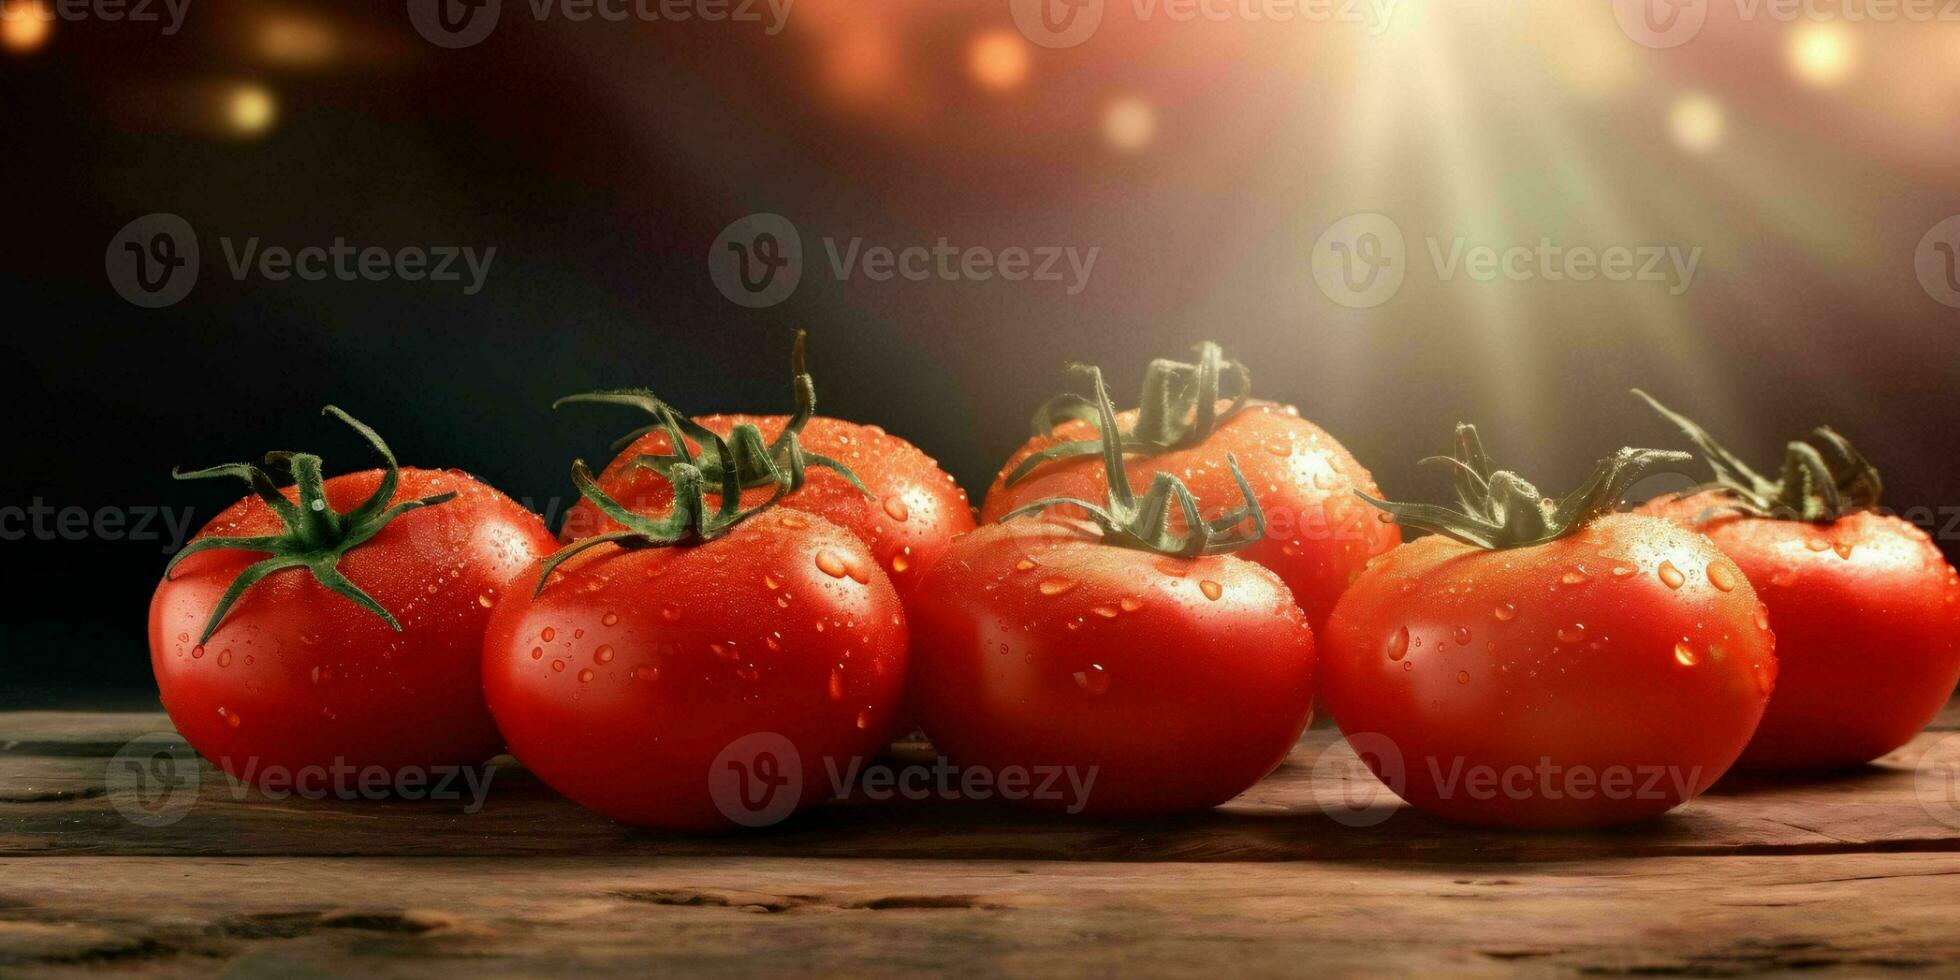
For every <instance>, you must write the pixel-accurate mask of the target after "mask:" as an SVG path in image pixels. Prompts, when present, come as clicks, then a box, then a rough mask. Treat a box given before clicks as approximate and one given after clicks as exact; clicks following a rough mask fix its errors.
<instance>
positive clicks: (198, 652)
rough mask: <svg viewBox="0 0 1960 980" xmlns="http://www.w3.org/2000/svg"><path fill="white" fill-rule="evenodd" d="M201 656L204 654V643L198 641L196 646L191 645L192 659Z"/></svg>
mask: <svg viewBox="0 0 1960 980" xmlns="http://www.w3.org/2000/svg"><path fill="white" fill-rule="evenodd" d="M203 656H204V644H202V643H200V644H198V645H197V646H194V647H191V659H192V660H197V659H200V658H202V657H203Z"/></svg>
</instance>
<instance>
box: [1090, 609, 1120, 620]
mask: <svg viewBox="0 0 1960 980" xmlns="http://www.w3.org/2000/svg"><path fill="white" fill-rule="evenodd" d="M1090 611H1091V612H1093V613H1095V614H1096V615H1098V616H1101V617H1102V618H1104V619H1115V618H1116V615H1117V609H1116V607H1115V606H1097V607H1096V608H1094V609H1092V610H1090Z"/></svg>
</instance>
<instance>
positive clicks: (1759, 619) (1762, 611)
mask: <svg viewBox="0 0 1960 980" xmlns="http://www.w3.org/2000/svg"><path fill="white" fill-rule="evenodd" d="M1756 628H1757V629H1759V630H1766V629H1769V607H1768V606H1766V605H1764V604H1762V603H1760V602H1759V603H1756Z"/></svg>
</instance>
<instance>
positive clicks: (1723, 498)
mask: <svg viewBox="0 0 1960 980" xmlns="http://www.w3.org/2000/svg"><path fill="white" fill-rule="evenodd" d="M1634 394H1636V395H1639V396H1640V397H1641V398H1642V399H1645V400H1646V402H1647V404H1648V405H1649V406H1651V407H1652V408H1653V409H1654V410H1655V411H1657V412H1659V413H1660V414H1661V415H1662V416H1663V417H1665V418H1666V419H1668V420H1669V421H1670V422H1673V423H1674V425H1675V426H1676V427H1678V428H1679V429H1681V431H1682V432H1683V433H1685V434H1686V435H1687V436H1688V438H1689V439H1690V440H1691V441H1692V442H1694V444H1695V446H1696V448H1698V449H1700V450H1701V453H1702V457H1703V459H1704V460H1705V461H1706V462H1707V463H1708V464H1709V466H1710V468H1711V469H1713V470H1714V473H1715V479H1714V480H1713V481H1711V482H1710V483H1709V484H1708V485H1707V486H1706V487H1705V488H1703V490H1702V492H1698V493H1691V494H1688V495H1684V496H1674V497H1663V498H1660V499H1657V500H1653V501H1650V502H1649V503H1648V504H1647V505H1646V506H1645V507H1643V508H1641V509H1642V510H1643V511H1644V512H1646V513H1650V514H1656V515H1659V516H1662V517H1665V518H1667V519H1669V520H1672V521H1674V522H1676V523H1678V524H1681V525H1682V526H1684V527H1688V528H1692V529H1694V530H1697V531H1700V532H1702V533H1704V534H1706V535H1708V536H1709V537H1710V538H1713V539H1714V541H1715V544H1716V545H1717V546H1718V547H1720V548H1721V549H1722V551H1723V552H1724V553H1726V554H1727V555H1728V556H1729V557H1730V558H1732V559H1734V560H1735V563H1736V565H1737V566H1739V567H1740V568H1741V569H1742V572H1743V573H1744V574H1745V575H1747V576H1748V577H1749V581H1750V582H1752V583H1754V585H1755V587H1756V590H1757V591H1758V592H1759V593H1760V594H1761V595H1762V598H1763V602H1764V603H1765V605H1766V607H1767V610H1768V614H1769V622H1770V624H1771V626H1773V627H1774V628H1775V630H1776V638H1777V656H1778V658H1779V659H1780V660H1781V661H1782V663H1783V673H1782V677H1781V678H1780V679H1779V680H1778V682H1777V687H1776V696H1775V697H1773V698H1771V699H1770V703H1769V711H1768V713H1767V714H1765V715H1764V716H1763V724H1762V727H1761V728H1759V729H1758V730H1757V731H1756V737H1755V738H1754V739H1753V740H1752V741H1751V742H1750V743H1749V748H1748V750H1747V751H1745V752H1744V753H1743V756H1742V764H1743V765H1745V766H1751V767H1757V768H1773V769H1797V768H1811V769H1827V768H1838V767H1844V766H1855V765H1858V764H1860V763H1864V762H1869V761H1871V760H1873V759H1876V758H1878V757H1879V756H1881V755H1884V754H1885V753H1887V752H1890V751H1892V750H1893V749H1896V748H1898V747H1899V746H1901V745H1904V744H1905V743H1906V742H1908V741H1910V740H1911V739H1912V737H1913V736H1914V735H1916V734H1918V733H1919V730H1920V729H1922V728H1924V727H1926V724H1927V722H1930V721H1932V720H1933V716H1934V715H1935V714H1938V713H1939V710H1940V708H1941V706H1942V705H1944V704H1946V701H1947V698H1948V697H1950V696H1951V695H1952V694H1953V685H1954V683H1955V681H1956V680H1960V573H1956V572H1955V571H1954V570H1953V566H1951V565H1949V564H1947V562H1946V559H1945V558H1944V557H1942V556H1941V555H1940V552H1939V549H1938V548H1936V547H1934V545H1933V542H1932V540H1931V539H1930V538H1928V537H1927V536H1926V534H1925V532H1923V531H1921V530H1920V529H1918V528H1916V527H1914V526H1912V525H1911V524H1908V523H1907V522H1905V521H1902V520H1900V519H1899V518H1897V517H1890V516H1882V515H1880V514H1878V513H1874V511H1875V510H1876V508H1878V506H1879V497H1880V495H1881V493H1882V492H1883V483H1882V482H1881V481H1880V480H1879V476H1878V471H1877V469H1876V468H1874V467H1873V466H1872V464H1871V463H1870V461H1868V460H1866V459H1865V457H1864V456H1863V455H1862V454H1860V453H1859V452H1858V450H1857V449H1855V448H1853V447H1852V445H1851V443H1850V442H1849V441H1848V440H1846V439H1845V438H1844V437H1843V436H1840V435H1838V434H1837V433H1835V432H1833V431H1831V430H1830V429H1828V428H1819V429H1816V430H1814V431H1812V432H1811V433H1810V435H1808V436H1806V437H1805V438H1803V439H1801V440H1797V441H1794V442H1791V443H1789V444H1788V448H1787V452H1786V456H1785V459H1784V462H1783V466H1782V468H1781V469H1780V470H1779V472H1778V476H1777V478H1775V479H1770V478H1767V477H1764V476H1762V475H1761V474H1759V473H1757V472H1756V471H1755V470H1753V469H1751V468H1750V467H1749V465H1748V464H1747V463H1745V462H1743V461H1742V460H1741V459H1740V458H1739V457H1737V456H1736V455H1735V454H1734V453H1731V452H1729V451H1728V450H1727V449H1725V448H1723V447H1722V445H1721V444H1720V443H1719V442H1716V441H1715V438H1714V437H1713V436H1711V435H1709V434H1708V432H1707V430H1705V429H1703V428H1702V427H1701V426H1699V425H1697V424H1695V422H1694V421H1693V420H1691V419H1689V418H1687V417H1686V416H1683V415H1681V414H1679V413H1677V412H1674V411H1672V410H1670V409H1668V408H1667V407H1666V406H1664V405H1662V404H1661V403H1660V402H1657V401H1655V400H1654V399H1653V398H1652V397H1650V396H1649V395H1647V393H1645V392H1642V391H1639V390H1635V392H1634Z"/></svg>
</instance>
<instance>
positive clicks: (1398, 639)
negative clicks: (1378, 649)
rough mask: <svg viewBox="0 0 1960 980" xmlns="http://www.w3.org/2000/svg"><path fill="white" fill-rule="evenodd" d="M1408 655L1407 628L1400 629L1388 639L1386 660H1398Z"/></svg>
mask: <svg viewBox="0 0 1960 980" xmlns="http://www.w3.org/2000/svg"><path fill="white" fill-rule="evenodd" d="M1408 653H1409V628H1408V627H1407V626H1404V627H1402V628H1401V629H1398V630H1396V631H1395V635H1394V636H1391V637H1389V638H1388V659H1390V660H1400V659H1402V658H1403V657H1405V656H1407V655H1408Z"/></svg>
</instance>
